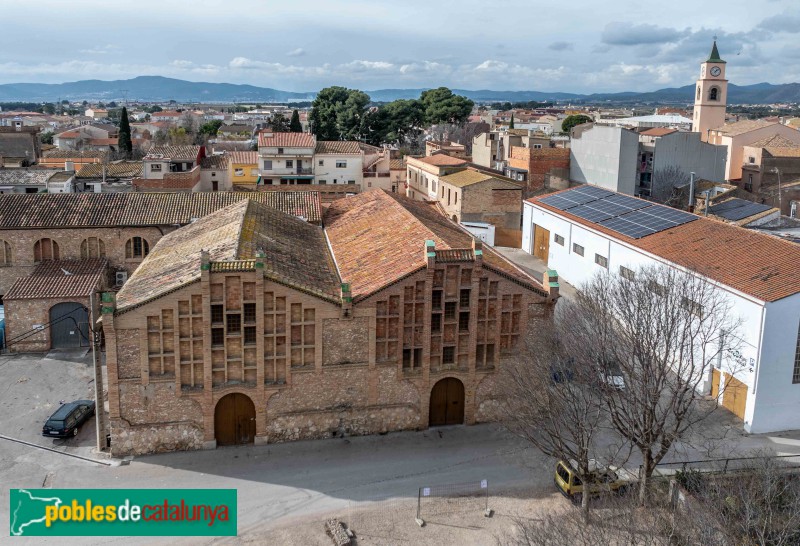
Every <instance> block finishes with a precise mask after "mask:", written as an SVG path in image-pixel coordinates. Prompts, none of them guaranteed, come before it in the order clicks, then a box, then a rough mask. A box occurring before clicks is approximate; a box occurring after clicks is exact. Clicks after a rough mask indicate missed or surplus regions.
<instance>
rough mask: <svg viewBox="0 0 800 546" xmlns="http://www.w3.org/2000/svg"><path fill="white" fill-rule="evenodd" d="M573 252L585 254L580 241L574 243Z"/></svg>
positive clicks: (579, 254)
mask: <svg viewBox="0 0 800 546" xmlns="http://www.w3.org/2000/svg"><path fill="white" fill-rule="evenodd" d="M572 252H574V253H575V254H577V255H578V256H583V247H582V246H581V245H579V244H578V243H572Z"/></svg>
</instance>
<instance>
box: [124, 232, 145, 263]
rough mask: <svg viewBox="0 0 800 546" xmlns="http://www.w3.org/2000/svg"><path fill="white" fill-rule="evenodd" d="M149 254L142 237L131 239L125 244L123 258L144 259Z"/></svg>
mask: <svg viewBox="0 0 800 546" xmlns="http://www.w3.org/2000/svg"><path fill="white" fill-rule="evenodd" d="M148 254H150V245H149V244H148V242H147V241H146V240H145V239H143V238H142V237H131V238H130V239H128V242H127V243H125V257H126V258H128V259H133V258H144V257H145V256H147V255H148Z"/></svg>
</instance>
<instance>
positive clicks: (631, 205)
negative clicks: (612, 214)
mask: <svg viewBox="0 0 800 546" xmlns="http://www.w3.org/2000/svg"><path fill="white" fill-rule="evenodd" d="M603 201H604V202H606V203H614V204H615V205H621V206H623V207H625V208H628V209H631V210H636V209H642V208H644V207H649V206H650V205H652V203H649V202H647V201H645V200H644V199H636V198H634V197H628V196H627V195H612V196H611V197H607V198H605V199H603Z"/></svg>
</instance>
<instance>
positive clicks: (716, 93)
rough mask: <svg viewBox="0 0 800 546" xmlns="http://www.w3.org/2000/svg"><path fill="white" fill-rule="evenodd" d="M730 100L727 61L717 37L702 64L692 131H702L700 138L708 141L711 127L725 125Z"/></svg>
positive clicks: (695, 98)
mask: <svg viewBox="0 0 800 546" xmlns="http://www.w3.org/2000/svg"><path fill="white" fill-rule="evenodd" d="M727 101H728V80H726V79H725V61H723V60H722V59H720V57H719V51H718V50H717V37H716V36H715V37H714V46H713V47H712V48H711V55H710V56H709V57H708V60H707V61H705V62H703V63H701V64H700V79H699V80H697V89H695V95H694V117H693V118H692V131H694V132H697V133H700V140H702V141H703V142H707V141H708V131H709V129H716V128H718V127H722V126H723V125H725V103H726V102H727Z"/></svg>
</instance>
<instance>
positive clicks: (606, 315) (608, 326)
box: [576, 266, 741, 504]
mask: <svg viewBox="0 0 800 546" xmlns="http://www.w3.org/2000/svg"><path fill="white" fill-rule="evenodd" d="M576 305H577V306H578V308H579V310H580V312H579V316H580V317H581V321H582V322H581V324H582V325H583V327H584V329H585V330H584V331H583V335H584V336H585V337H584V338H582V339H580V340H578V341H579V342H580V341H589V340H592V341H591V342H592V343H593V347H594V350H595V353H596V357H595V360H594V361H593V364H594V366H595V372H594V374H592V375H593V376H594V377H596V378H597V379H598V381H599V387H600V388H601V389H602V391H603V395H602V400H603V403H604V405H605V408H606V412H607V413H608V417H609V419H610V421H611V423H612V425H613V427H614V428H615V429H616V431H617V432H618V433H619V434H620V435H621V436H622V437H623V438H624V439H625V440H627V441H628V442H630V444H631V445H632V446H633V448H634V449H635V450H636V451H638V452H639V453H640V454H641V459H642V460H641V464H642V467H641V473H640V474H641V475H640V483H639V485H640V487H639V502H640V503H641V504H644V503H646V501H647V492H648V486H649V481H650V478H651V476H652V475H653V472H654V470H655V468H656V465H657V464H658V463H659V462H660V461H661V460H662V459H663V458H664V457H665V456H666V455H667V453H669V452H670V450H671V449H672V447H673V445H674V444H675V442H677V441H679V440H681V439H682V438H684V437H685V436H686V435H687V434H688V433H689V432H690V430H691V429H692V427H693V426H694V425H696V424H697V423H698V422H699V421H701V420H702V419H704V418H705V417H707V416H708V414H709V413H710V412H711V411H713V410H714V409H715V408H716V404H713V403H708V402H707V401H705V400H704V395H703V392H704V391H705V387H706V381H707V380H708V379H709V376H710V374H711V369H712V366H714V365H716V366H717V367H718V368H726V369H727V370H728V371H729V372H731V373H735V372H736V371H737V370H736V369H735V367H736V366H737V364H736V362H735V361H731V362H729V361H728V360H729V359H728V355H729V354H732V353H733V352H734V350H735V349H737V348H738V346H739V343H740V340H739V337H738V335H737V334H738V329H739V326H740V322H741V321H740V320H739V319H738V318H736V317H734V316H732V314H731V303H730V301H729V300H728V299H727V298H726V297H725V295H724V293H723V292H722V291H720V290H717V289H716V288H715V287H714V286H713V285H712V284H711V283H710V282H708V281H707V280H705V279H704V278H702V277H701V276H700V275H699V274H697V273H694V272H683V271H679V270H677V269H674V268H670V267H666V266H650V267H644V268H641V269H639V270H638V271H636V272H635V274H634V273H633V272H631V273H629V274H627V275H626V276H622V275H613V274H609V273H605V274H602V275H597V276H595V277H594V278H593V279H592V280H591V281H589V282H588V283H587V284H586V285H584V286H583V287H582V289H581V290H580V291H579V292H578V295H577V297H576ZM618 377H621V378H622V379H615V378H618ZM620 381H624V387H623V386H622V385H621V384H620Z"/></svg>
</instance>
